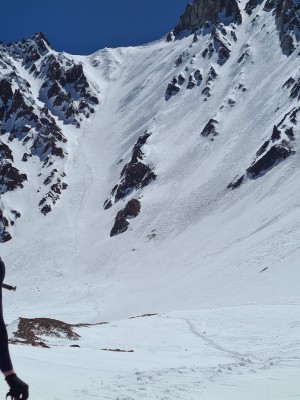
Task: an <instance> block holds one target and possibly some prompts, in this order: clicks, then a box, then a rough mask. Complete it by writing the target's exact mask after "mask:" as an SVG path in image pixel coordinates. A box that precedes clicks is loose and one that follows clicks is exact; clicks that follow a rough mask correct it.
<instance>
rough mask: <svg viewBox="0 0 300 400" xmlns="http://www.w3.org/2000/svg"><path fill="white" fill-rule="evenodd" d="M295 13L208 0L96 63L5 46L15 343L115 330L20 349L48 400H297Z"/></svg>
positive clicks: (24, 45) (39, 47) (44, 48)
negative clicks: (40, 323) (156, 36)
mask: <svg viewBox="0 0 300 400" xmlns="http://www.w3.org/2000/svg"><path fill="white" fill-rule="evenodd" d="M299 9H300V3H299V1H298V0H287V1H284V2H281V1H278V0H272V1H271V0H264V1H262V0H250V1H246V0H242V1H228V0H218V1H212V0H194V1H193V3H192V4H191V5H188V6H187V8H186V10H185V11H184V13H183V15H182V16H181V18H180V20H179V23H178V24H177V26H176V27H175V28H174V30H173V31H172V32H170V33H169V34H168V35H166V37H165V38H162V39H161V40H159V41H157V42H154V43H150V44H147V45H145V46H140V47H135V48H134V47H129V48H117V49H103V50H100V51H98V52H96V53H95V54H92V55H90V56H87V57H85V56H73V55H69V54H66V53H57V52H56V51H55V50H53V49H52V48H51V46H50V44H49V42H48V41H47V39H46V38H45V37H44V36H43V35H42V34H35V35H33V36H32V37H31V38H29V39H26V40H23V41H21V42H19V43H13V44H1V45H0V54H1V59H0V116H1V138H0V157H1V158H0V168H1V185H0V193H1V201H0V210H1V213H0V237H1V241H2V242H3V243H1V256H2V258H3V260H4V261H5V263H6V266H7V274H6V281H7V283H11V284H15V285H17V287H18V289H17V291H16V293H14V294H11V293H8V292H7V293H5V294H4V296H5V299H4V300H5V314H6V319H7V322H11V321H15V322H13V323H12V324H11V325H10V326H9V328H8V329H9V332H10V336H11V338H12V339H13V340H15V339H17V341H18V340H19V339H20V338H18V333H17V332H18V331H17V322H16V319H17V318H18V317H27V318H47V317H48V318H55V319H60V320H63V321H65V322H67V323H69V324H78V323H89V324H97V323H101V322H103V321H106V322H109V323H108V324H104V325H86V326H78V325H77V326H76V327H75V328H76V329H75V328H74V326H73V328H74V329H75V331H76V333H78V334H79V335H81V338H80V340H79V342H78V343H80V346H81V348H80V349H78V348H69V346H70V343H71V342H70V341H69V338H68V337H65V336H64V335H63V337H62V338H57V337H56V338H55V339H53V337H50V338H49V337H48V336H46V337H45V338H44V337H42V339H41V340H44V341H45V343H46V344H47V345H49V346H50V347H51V349H50V350H49V349H32V348H31V347H27V346H11V347H12V348H13V350H12V351H13V353H14V355H15V360H16V364H17V368H18V367H20V369H21V370H22V369H23V370H27V371H28V370H29V369H28V365H29V366H30V371H31V372H30V374H28V376H27V377H26V376H24V378H26V379H28V381H32V382H33V381H34V379H31V378H32V376H34V377H36V381H34V382H35V383H33V384H31V388H32V391H33V394H34V395H35V397H39V396H41V395H42V394H43V396H44V397H45V398H46V399H48V398H49V399H53V398H56V397H55V396H54V395H53V390H52V388H53V385H54V386H55V387H57V388H58V387H60V383H61V377H62V376H63V377H64V382H69V383H68V384H67V385H66V386H65V387H64V388H62V387H61V388H60V389H61V393H63V394H64V395H65V397H66V398H79V399H81V398H82V397H83V396H84V397H87V398H88V397H95V396H98V397H101V396H102V398H108V399H114V400H117V399H119V400H121V399H122V400H125V399H127V400H128V399H131V400H132V399H134V400H137V399H141V398H148V399H165V400H167V399H174V398H178V399H182V400H183V399H184V400H191V399H198V398H199V395H200V393H201V398H203V399H218V398H220V396H221V397H222V398H223V399H235V398H237V399H239V400H240V399H243V400H246V399H250V398H251V399H252V398H253V397H255V398H256V399H258V400H265V399H267V398H276V396H277V398H280V399H288V398H292V397H294V396H297V395H299V391H298V392H297V390H298V389H297V386H296V385H298V383H297V380H298V371H299V357H300V356H299V350H298V347H299V346H298V347H297V338H298V337H299V315H300V314H299V301H300V296H299V289H298V286H299V284H298V283H299V278H300V273H299V268H298V260H299V256H300V245H299V240H300V208H299V207H300V203H299V195H298V193H299V166H300V158H299V154H300V153H299V137H300V122H299V121H300V72H299V54H300V53H299V43H298V41H299V20H300V19H299ZM156 313H158V315H156V316H153V317H151V318H150V317H149V318H146V317H145V318H136V319H128V318H130V317H133V316H139V315H145V314H156ZM116 320H118V321H117V322H112V321H116ZM46 321H47V323H48V320H46ZM44 322H45V320H44ZM33 325H34V324H33ZM58 325H59V323H58ZM51 326H52V325H50V327H51ZM48 328H49V327H48ZM19 329H20V325H19ZM51 329H52V328H51ZM51 329H50V331H51ZM53 329H54V328H53ZM41 332H42V333H43V330H41V331H40V333H41ZM52 333H53V334H54V335H55V334H56V333H57V331H56V328H55V329H54V330H53V332H52ZM173 336H174V337H173ZM29 343H30V341H29ZM72 343H73V342H72ZM76 343H77V342H76ZM34 344H36V343H34ZM118 348H119V349H121V350H126V351H128V350H134V353H131V352H130V353H123V352H111V351H106V350H116V349H118ZM103 349H105V350H103ZM46 352H48V353H46ZM29 358H30V361H29ZM62 360H63V361H62ZM83 364H84V365H85V367H82V365H83ZM45 366H46V369H47V371H48V372H49V374H50V376H51V377H52V381H51V387H50V386H49V387H46V386H45V385H44V383H45V382H44V381H45V379H44V377H43V376H42V375H40V371H42V370H44V368H45ZM78 366H80V367H78ZM25 367H26V368H25ZM58 371H59V374H58ZM83 371H84V372H86V373H84V372H83ZM31 374H33V375H31ZM43 374H44V372H43ZM255 377H256V378H255ZM74 382H76V384H75V385H74ZM269 382H271V384H270V383H269ZM40 383H42V384H40ZM41 387H42V388H43V390H44V391H43V393H41V389H40V388H41ZM45 392H46V393H45ZM58 396H59V397H61V396H60V395H57V398H58Z"/></svg>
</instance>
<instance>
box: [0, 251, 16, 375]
mask: <svg viewBox="0 0 300 400" xmlns="http://www.w3.org/2000/svg"><path fill="white" fill-rule="evenodd" d="M4 277H5V265H4V262H3V261H2V259H1V257H0V369H1V371H2V372H6V371H10V370H11V369H13V366H12V363H11V359H10V355H9V350H8V336H7V330H6V326H5V323H4V319H3V307H2V283H3V280H4Z"/></svg>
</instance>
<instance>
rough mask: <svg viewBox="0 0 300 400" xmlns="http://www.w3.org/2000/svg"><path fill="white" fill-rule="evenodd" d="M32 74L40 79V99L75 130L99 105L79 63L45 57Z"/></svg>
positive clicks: (65, 58)
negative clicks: (73, 126) (83, 118)
mask: <svg viewBox="0 0 300 400" xmlns="http://www.w3.org/2000/svg"><path fill="white" fill-rule="evenodd" d="M32 73H33V75H34V76H35V77H37V78H40V79H43V80H44V83H43V84H42V86H41V89H40V97H41V98H42V99H45V101H47V103H48V107H49V108H50V110H51V112H52V113H53V114H54V115H56V116H57V117H59V118H61V114H63V115H64V117H65V121H66V122H67V123H71V124H75V125H77V126H78V127H79V126H80V122H81V121H82V117H83V116H85V117H86V118H89V117H90V115H91V114H93V113H94V112H95V109H94V107H95V105H97V104H99V100H98V98H97V96H96V93H94V92H93V90H92V89H91V88H90V85H89V83H88V81H87V78H86V76H85V74H84V71H83V67H82V65H81V64H77V63H75V62H74V60H70V59H69V58H68V57H66V56H65V55H63V54H58V55H55V56H54V55H53V54H50V55H47V56H46V57H44V59H43V60H42V62H41V63H40V65H39V66H37V67H36V68H35V69H34V70H33V71H32Z"/></svg>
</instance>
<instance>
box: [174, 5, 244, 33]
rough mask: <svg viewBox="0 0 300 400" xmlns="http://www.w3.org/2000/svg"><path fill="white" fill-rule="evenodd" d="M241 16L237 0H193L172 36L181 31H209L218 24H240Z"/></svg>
mask: <svg viewBox="0 0 300 400" xmlns="http://www.w3.org/2000/svg"><path fill="white" fill-rule="evenodd" d="M241 22H242V16H241V12H240V8H239V5H238V2H237V0H193V2H192V3H191V4H187V6H186V9H185V12H184V13H183V15H182V16H181V17H180V19H179V22H178V24H177V25H176V27H175V28H174V31H173V33H174V35H179V34H180V33H181V32H183V31H185V30H186V31H196V30H198V29H205V30H211V29H212V27H213V26H215V25H218V24H220V23H222V24H224V25H230V24H232V23H234V24H240V23H241Z"/></svg>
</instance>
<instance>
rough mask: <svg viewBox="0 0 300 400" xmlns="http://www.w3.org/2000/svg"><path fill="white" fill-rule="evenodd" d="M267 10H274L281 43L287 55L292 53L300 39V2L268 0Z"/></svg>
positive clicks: (295, 0) (293, 0) (294, 0)
mask: <svg viewBox="0 0 300 400" xmlns="http://www.w3.org/2000/svg"><path fill="white" fill-rule="evenodd" d="M264 9H265V11H272V10H274V14H275V20H276V26H277V29H278V32H279V38H280V45H281V48H282V51H283V53H284V54H286V55H288V56H289V55H291V54H292V53H293V52H294V51H295V49H296V46H297V42H299V40H300V2H299V1H297V0H268V1H267V2H266V4H265V7H264Z"/></svg>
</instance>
